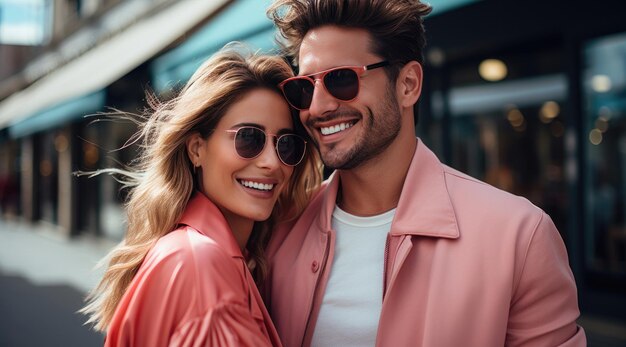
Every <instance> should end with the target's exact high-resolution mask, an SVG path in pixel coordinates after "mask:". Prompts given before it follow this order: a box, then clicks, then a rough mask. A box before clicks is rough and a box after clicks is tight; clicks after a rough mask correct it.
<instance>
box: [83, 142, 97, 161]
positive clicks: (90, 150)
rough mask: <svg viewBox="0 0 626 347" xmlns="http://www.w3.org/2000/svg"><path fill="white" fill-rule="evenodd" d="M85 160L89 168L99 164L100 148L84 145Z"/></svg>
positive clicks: (90, 144)
mask: <svg viewBox="0 0 626 347" xmlns="http://www.w3.org/2000/svg"><path fill="white" fill-rule="evenodd" d="M83 154H84V156H83V160H84V161H85V164H86V165H87V166H94V165H95V164H96V163H98V159H100V153H99V152H98V147H96V145H94V144H92V143H88V142H87V143H85V144H83Z"/></svg>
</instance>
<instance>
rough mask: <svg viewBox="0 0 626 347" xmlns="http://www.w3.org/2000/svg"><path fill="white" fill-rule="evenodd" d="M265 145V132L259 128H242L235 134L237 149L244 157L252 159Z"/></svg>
mask: <svg viewBox="0 0 626 347" xmlns="http://www.w3.org/2000/svg"><path fill="white" fill-rule="evenodd" d="M263 147H265V133H264V132H263V131H262V130H261V129H257V128H241V129H239V130H238V131H237V135H236V136H235V149H236V150H237V154H239V155H240V156H241V157H242V158H246V159H252V158H254V157H256V156H257V155H259V153H261V152H262V151H263Z"/></svg>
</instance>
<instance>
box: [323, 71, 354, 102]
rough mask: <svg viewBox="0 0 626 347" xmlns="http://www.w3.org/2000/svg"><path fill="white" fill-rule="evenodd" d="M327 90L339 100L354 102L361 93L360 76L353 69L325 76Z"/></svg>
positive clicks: (333, 72)
mask: <svg viewBox="0 0 626 347" xmlns="http://www.w3.org/2000/svg"><path fill="white" fill-rule="evenodd" d="M324 85H325V86H326V90H328V92H329V93H330V94H332V95H333V96H334V97H335V98H337V99H339V100H344V101H348V100H352V99H354V98H356V96H357V94H358V93H359V76H358V75H357V73H356V72H355V71H354V70H351V69H337V70H333V71H330V72H328V73H327V74H326V76H324Z"/></svg>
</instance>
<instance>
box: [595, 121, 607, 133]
mask: <svg viewBox="0 0 626 347" xmlns="http://www.w3.org/2000/svg"><path fill="white" fill-rule="evenodd" d="M596 129H598V130H600V131H601V132H603V133H604V132H606V131H607V130H609V120H608V118H606V117H598V119H596Z"/></svg>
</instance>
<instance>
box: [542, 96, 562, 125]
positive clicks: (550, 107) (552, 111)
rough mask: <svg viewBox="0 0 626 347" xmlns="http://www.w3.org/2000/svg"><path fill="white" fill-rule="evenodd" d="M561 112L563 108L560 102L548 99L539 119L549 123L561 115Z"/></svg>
mask: <svg viewBox="0 0 626 347" xmlns="http://www.w3.org/2000/svg"><path fill="white" fill-rule="evenodd" d="M559 112H561V108H560V107H559V104H558V103H556V102H555V101H547V102H545V103H544V104H543V105H542V106H541V109H540V110H539V119H540V120H541V122H542V123H545V124H548V123H550V122H552V120H553V119H554V118H556V117H557V116H558V115H559Z"/></svg>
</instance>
